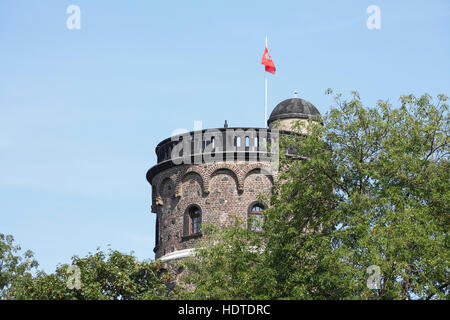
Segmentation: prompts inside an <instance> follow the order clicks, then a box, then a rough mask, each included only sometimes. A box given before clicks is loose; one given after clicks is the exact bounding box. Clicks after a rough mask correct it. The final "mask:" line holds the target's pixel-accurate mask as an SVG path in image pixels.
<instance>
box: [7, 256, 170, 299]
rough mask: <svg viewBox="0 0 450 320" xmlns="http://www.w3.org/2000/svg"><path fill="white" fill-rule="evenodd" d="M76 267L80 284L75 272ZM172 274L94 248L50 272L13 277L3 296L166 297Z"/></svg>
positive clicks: (153, 264)
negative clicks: (81, 256)
mask: <svg viewBox="0 0 450 320" xmlns="http://www.w3.org/2000/svg"><path fill="white" fill-rule="evenodd" d="M71 266H76V267H78V268H79V269H78V270H79V276H80V278H79V280H80V281H79V284H80V286H79V287H78V288H77V286H76V283H75V281H76V272H75V270H74V268H73V267H72V268H70V267H71ZM170 281H171V276H170V275H169V274H168V273H167V270H165V269H164V268H163V266H162V264H161V263H159V262H153V261H138V260H137V259H136V257H134V256H133V255H132V254H124V253H121V252H119V251H116V250H109V251H108V252H103V251H97V252H95V253H90V254H88V255H87V256H86V257H85V258H79V257H77V256H74V257H72V263H71V265H68V264H63V265H59V266H58V267H57V268H56V271H55V272H54V273H52V274H45V273H44V272H42V271H39V272H37V274H36V275H34V276H33V275H32V274H31V273H25V274H22V275H20V276H15V277H13V279H12V281H11V283H10V285H9V287H8V289H7V290H5V291H4V292H3V298H5V299H19V300H29V299H30V300H36V299H37V300H58V299H63V300H149V299H167V298H168V292H169V291H168V290H167V284H169V282H170Z"/></svg>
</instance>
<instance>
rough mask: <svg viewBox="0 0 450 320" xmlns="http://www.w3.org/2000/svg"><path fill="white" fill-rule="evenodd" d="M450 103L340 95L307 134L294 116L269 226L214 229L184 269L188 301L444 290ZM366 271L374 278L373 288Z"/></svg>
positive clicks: (396, 295) (422, 295) (431, 294)
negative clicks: (369, 102)
mask: <svg viewBox="0 0 450 320" xmlns="http://www.w3.org/2000/svg"><path fill="white" fill-rule="evenodd" d="M446 101H447V98H446V97H445V96H443V95H439V96H438V97H437V102H433V100H432V98H431V97H430V96H428V95H424V96H422V97H420V98H416V97H414V96H412V95H409V96H402V97H401V98H400V106H399V107H397V108H394V107H393V106H392V105H391V104H390V103H388V102H383V101H379V102H378V103H377V105H376V106H375V107H364V106H363V104H362V101H361V99H360V97H359V95H358V93H357V92H353V93H352V97H351V99H349V100H342V97H341V95H336V97H335V102H336V103H335V106H333V108H332V109H331V110H330V111H329V112H328V113H327V114H326V115H325V116H324V117H323V118H321V119H319V123H320V124H318V123H317V122H316V123H314V122H312V121H310V122H309V124H308V126H307V127H306V128H307V130H308V131H309V134H308V135H302V134H300V133H301V132H302V130H303V132H304V129H305V128H303V124H302V123H301V122H299V123H298V124H297V126H296V128H295V130H294V131H296V132H298V134H294V135H289V136H285V137H283V138H282V139H281V150H287V149H289V150H291V152H290V154H289V155H286V154H285V153H284V152H281V155H280V156H281V161H280V164H281V167H280V175H279V177H278V179H277V182H276V185H275V187H274V191H273V195H272V197H271V206H270V208H269V209H267V210H266V211H265V212H264V215H265V224H264V232H263V233H262V234H261V235H260V236H259V237H255V236H254V235H252V233H251V232H245V231H238V229H239V228H238V227H236V226H234V227H232V228H230V229H229V230H222V231H218V232H217V233H216V236H215V239H214V241H215V244H214V243H213V244H212V246H210V247H208V248H203V249H199V252H200V254H198V255H197V258H196V259H197V263H196V264H193V266H191V269H190V271H189V272H188V274H190V279H195V283H196V286H194V287H193V289H192V290H191V293H190V297H200V298H239V297H242V298H272V299H286V298H287V299H443V298H448V292H449V282H448V279H449V241H448V235H447V231H448V228H449V198H450V188H449V178H450V166H449V158H448V156H449V130H448V124H449V118H448V106H447V104H446ZM256 240H259V241H260V242H258V241H256ZM248 243H251V245H252V246H255V247H257V248H264V249H263V250H262V253H261V254H259V255H258V254H256V253H254V252H253V251H251V250H249V249H245V248H246V246H247V245H248ZM368 268H369V269H368ZM374 268H375V269H376V270H379V275H378V274H371V273H370V270H375V269H374ZM371 276H374V277H375V279H379V283H377V282H375V285H368V281H367V280H368V279H369V277H371ZM372 279H373V278H372ZM240 281H243V282H240ZM246 281H247V282H246Z"/></svg>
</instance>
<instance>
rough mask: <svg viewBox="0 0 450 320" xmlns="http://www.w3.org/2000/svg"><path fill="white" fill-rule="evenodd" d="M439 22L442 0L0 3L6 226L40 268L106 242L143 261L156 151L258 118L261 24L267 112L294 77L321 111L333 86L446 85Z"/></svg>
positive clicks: (390, 90)
mask: <svg viewBox="0 0 450 320" xmlns="http://www.w3.org/2000/svg"><path fill="white" fill-rule="evenodd" d="M71 4H75V5H78V6H79V7H80V9H81V29H80V30H69V29H68V28H67V27H66V20H67V18H68V17H69V14H67V13H66V9H67V7H68V6H69V5H71ZM371 4H374V5H377V6H379V7H380V9H381V29H380V30H369V29H368V28H367V27H366V20H367V18H368V17H369V15H368V14H367V13H366V8H367V7H368V6H369V5H371ZM449 21H450V2H449V1H445V0H442V1H438V0H434V1H413V0H405V1H402V0H397V1H381V0H371V1H364V0H355V1H349V0H348V1H298V0H297V1H170V2H169V1H87V0H72V1H61V0H53V1H25V0H14V1H12V0H10V1H5V0H2V1H0V233H6V234H12V235H14V236H15V238H16V241H17V242H18V243H19V244H20V245H21V246H22V247H23V248H25V249H31V250H33V251H34V252H35V254H36V258H37V259H38V261H39V262H40V264H41V268H43V269H44V270H45V271H46V272H52V271H54V269H55V267H56V265H57V264H58V263H67V262H70V257H71V256H72V255H75V254H76V255H81V256H84V255H86V254H87V253H88V252H89V251H91V252H93V251H95V249H96V247H98V246H100V247H101V248H107V245H108V244H111V247H112V248H114V249H118V250H121V251H123V252H130V251H131V250H134V252H135V254H136V255H137V256H138V257H139V258H140V259H144V258H153V257H154V254H153V246H154V223H155V216H154V214H153V213H151V212H150V204H151V189H150V186H149V185H148V183H147V181H146V180H145V174H146V171H147V170H148V169H149V168H150V167H151V166H153V165H154V164H155V162H156V156H155V154H154V147H155V146H156V144H157V143H158V142H159V141H160V140H162V139H164V138H166V137H169V136H170V134H171V133H172V131H173V130H174V129H178V128H186V129H188V130H191V129H192V127H193V123H194V120H201V121H203V127H205V128H212V127H222V126H223V123H224V120H225V119H227V120H228V123H229V124H230V126H248V127H261V126H263V125H264V71H263V70H264V67H263V66H262V65H261V64H260V61H261V56H262V53H263V51H264V37H265V35H266V34H267V35H268V36H269V52H270V54H271V56H272V58H273V60H274V62H275V65H276V67H277V73H276V75H274V76H272V75H270V74H269V75H268V76H269V100H268V101H269V112H270V111H271V110H272V109H273V108H274V107H275V105H276V104H277V103H278V102H280V101H282V100H284V99H286V98H289V97H292V92H293V91H294V89H297V90H298V91H299V96H300V97H302V98H305V99H307V100H309V101H311V102H312V103H313V104H314V105H316V106H317V108H318V109H319V110H320V112H321V113H325V112H326V111H327V110H329V108H330V105H331V104H332V102H333V101H332V98H331V97H330V96H326V95H324V92H325V90H326V89H327V88H333V89H334V90H335V91H337V92H342V93H344V94H348V93H349V92H350V91H351V90H358V91H359V92H360V94H361V97H362V99H363V102H364V103H365V104H366V105H372V104H374V103H375V102H376V101H377V100H378V99H383V100H387V99H389V100H390V101H391V102H392V103H394V104H396V103H397V102H398V97H399V96H400V95H402V94H408V93H414V94H416V95H421V94H423V93H429V94H431V95H436V94H438V93H444V94H447V95H450V90H449V89H450V88H449V87H450V86H449V84H450V81H449V70H450V59H449V57H450V40H449V39H450V23H449Z"/></svg>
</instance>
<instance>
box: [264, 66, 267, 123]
mask: <svg viewBox="0 0 450 320" xmlns="http://www.w3.org/2000/svg"><path fill="white" fill-rule="evenodd" d="M265 78H266V86H265V87H266V90H265V96H264V128H265V127H266V126H267V75H265Z"/></svg>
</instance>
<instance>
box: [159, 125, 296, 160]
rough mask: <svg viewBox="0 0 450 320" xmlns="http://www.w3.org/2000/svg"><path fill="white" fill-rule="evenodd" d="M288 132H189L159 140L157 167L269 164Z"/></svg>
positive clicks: (259, 130) (231, 130)
mask: <svg viewBox="0 0 450 320" xmlns="http://www.w3.org/2000/svg"><path fill="white" fill-rule="evenodd" d="M280 134H288V132H287V131H283V130H276V129H265V128H217V129H205V130H198V131H191V132H187V133H183V134H180V135H176V136H173V137H171V138H167V139H165V140H163V141H161V142H160V143H159V144H158V145H157V147H156V149H155V152H156V155H157V161H158V164H160V163H163V162H168V161H171V162H173V163H174V164H176V165H177V164H181V163H189V164H199V163H205V162H218V161H234V160H243V161H263V162H264V161H271V159H272V156H273V154H274V152H278V149H277V148H278V144H279V135H280Z"/></svg>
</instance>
